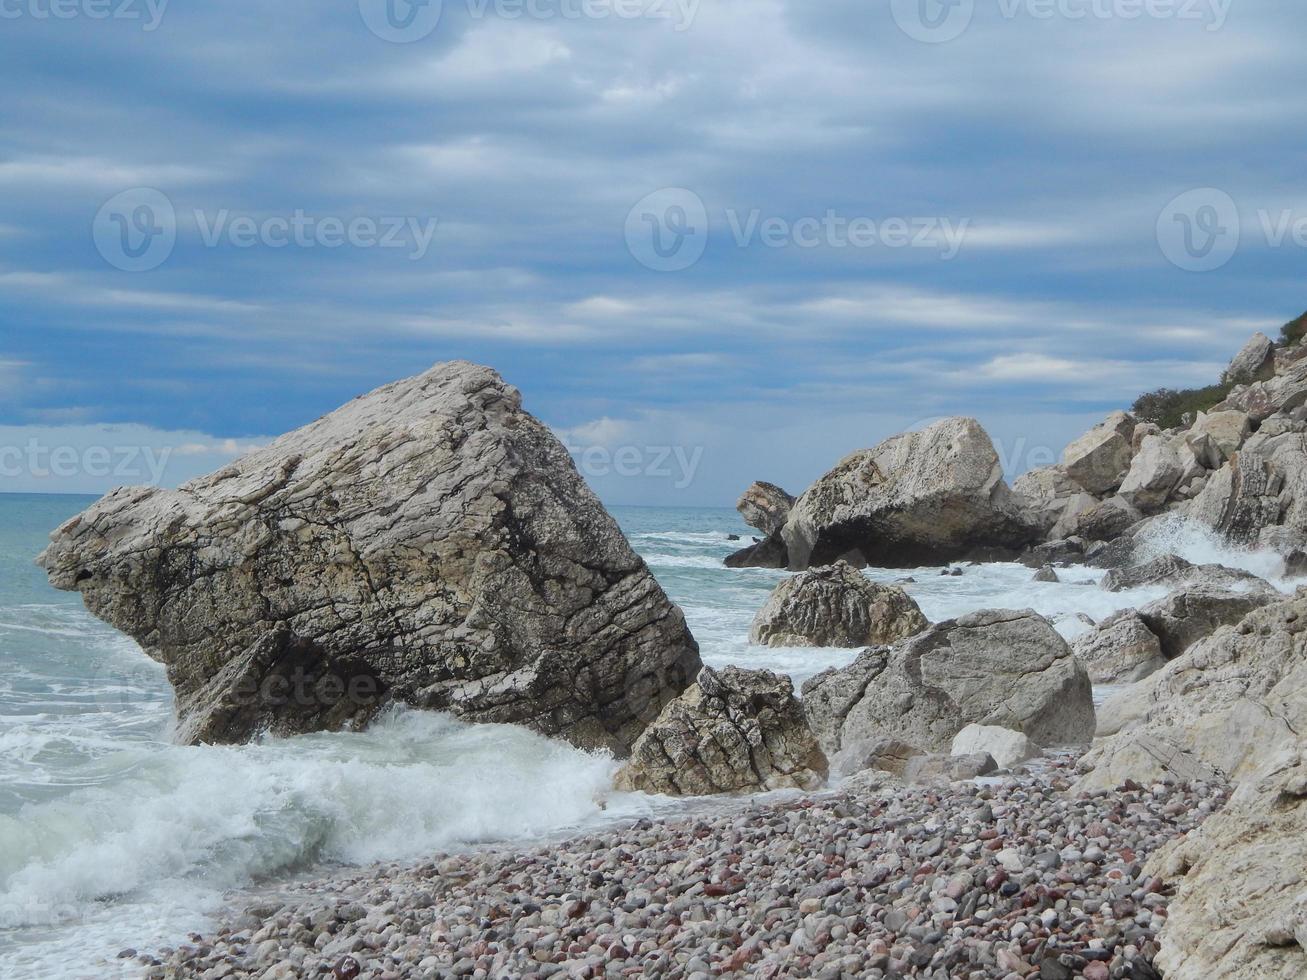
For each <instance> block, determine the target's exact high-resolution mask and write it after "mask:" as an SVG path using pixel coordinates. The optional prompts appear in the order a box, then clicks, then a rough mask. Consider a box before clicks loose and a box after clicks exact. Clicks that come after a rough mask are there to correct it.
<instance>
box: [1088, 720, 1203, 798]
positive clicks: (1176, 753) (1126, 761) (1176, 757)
mask: <svg viewBox="0 0 1307 980" xmlns="http://www.w3.org/2000/svg"><path fill="white" fill-rule="evenodd" d="M1080 765H1081V767H1082V769H1081V771H1082V772H1084V773H1085V775H1084V776H1082V777H1081V778H1080V779H1079V780H1077V782H1076V784H1075V789H1076V791H1077V792H1081V793H1095V792H1100V791H1101V792H1110V791H1112V790H1115V789H1119V788H1120V787H1121V786H1122V785H1124V784H1125V783H1126V782H1127V781H1134V782H1136V783H1139V784H1140V785H1150V786H1151V785H1152V784H1154V783H1177V784H1188V783H1194V782H1218V783H1219V782H1224V781H1225V777H1224V775H1223V774H1222V773H1220V772H1219V771H1218V770H1216V769H1214V768H1213V767H1212V766H1210V765H1208V764H1207V763H1206V762H1204V761H1203V760H1202V759H1201V758H1200V757H1199V756H1197V755H1195V754H1194V753H1193V752H1190V751H1188V750H1186V749H1185V748H1183V747H1182V746H1181V745H1178V744H1177V743H1176V742H1175V741H1174V740H1173V739H1169V738H1164V737H1160V736H1158V735H1152V734H1149V733H1148V732H1140V731H1130V732H1122V733H1120V734H1118V735H1114V736H1112V737H1111V738H1109V739H1107V740H1106V741H1104V742H1102V743H1100V744H1097V745H1095V747H1094V749H1093V751H1092V752H1090V753H1089V754H1088V755H1085V756H1084V757H1083V758H1082V759H1081V762H1080Z"/></svg>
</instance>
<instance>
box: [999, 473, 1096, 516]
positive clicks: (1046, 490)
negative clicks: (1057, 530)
mask: <svg viewBox="0 0 1307 980" xmlns="http://www.w3.org/2000/svg"><path fill="white" fill-rule="evenodd" d="M1081 492H1082V490H1081V487H1080V484H1078V483H1076V482H1075V481H1074V480H1072V479H1071V478H1070V477H1069V476H1067V475H1066V471H1065V470H1063V469H1062V467H1060V466H1041V467H1039V468H1038V469H1033V470H1028V471H1027V472H1025V473H1023V474H1022V475H1021V476H1019V477H1017V478H1016V479H1015V480H1014V481H1013V482H1012V493H1013V495H1014V496H1015V497H1016V499H1017V501H1018V502H1019V503H1020V504H1021V506H1023V507H1024V508H1025V509H1026V511H1027V512H1028V513H1029V514H1030V515H1031V518H1032V520H1033V521H1034V522H1035V523H1036V524H1037V525H1038V526H1039V527H1040V528H1041V529H1042V530H1043V531H1045V532H1048V531H1051V530H1052V529H1053V526H1054V525H1055V524H1056V523H1057V522H1058V519H1059V518H1060V517H1061V516H1062V512H1063V511H1064V510H1066V507H1067V504H1068V503H1069V502H1070V501H1071V499H1072V498H1073V497H1075V496H1076V494H1078V493H1081Z"/></svg>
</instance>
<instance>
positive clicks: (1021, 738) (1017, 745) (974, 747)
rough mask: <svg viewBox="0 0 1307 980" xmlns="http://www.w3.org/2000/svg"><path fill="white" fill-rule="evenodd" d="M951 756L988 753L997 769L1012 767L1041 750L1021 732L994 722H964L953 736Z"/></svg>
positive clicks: (1038, 753)
mask: <svg viewBox="0 0 1307 980" xmlns="http://www.w3.org/2000/svg"><path fill="white" fill-rule="evenodd" d="M951 752H952V754H953V755H955V756H974V755H988V756H990V757H991V758H993V760H994V762H995V764H996V765H997V766H998V768H1000V769H1014V768H1016V767H1017V766H1019V765H1021V763H1023V762H1025V761H1026V760H1028V759H1034V758H1036V757H1037V756H1039V755H1041V754H1042V753H1041V752H1040V751H1039V746H1037V745H1035V744H1034V743H1033V742H1031V741H1030V739H1029V738H1027V737H1026V736H1025V735H1023V734H1022V733H1021V732H1014V731H1012V729H1010V728H1000V727H998V726H996V725H968V726H967V727H966V728H964V729H962V731H960V732H958V733H957V735H956V736H955V737H954V739H953V746H952V748H951Z"/></svg>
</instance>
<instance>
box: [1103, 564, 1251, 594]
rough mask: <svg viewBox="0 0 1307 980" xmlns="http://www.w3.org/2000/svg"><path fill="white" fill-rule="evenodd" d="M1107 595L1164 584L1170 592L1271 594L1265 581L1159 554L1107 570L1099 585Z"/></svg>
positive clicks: (1244, 573) (1214, 566) (1247, 573)
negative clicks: (1197, 589) (1194, 588)
mask: <svg viewBox="0 0 1307 980" xmlns="http://www.w3.org/2000/svg"><path fill="white" fill-rule="evenodd" d="M1100 585H1101V586H1102V588H1104V589H1106V590H1107V591H1108V592H1125V591H1127V590H1128V589H1140V588H1145V587H1147V586H1151V585H1165V586H1167V587H1168V588H1171V589H1177V588H1180V587H1182V586H1204V587H1210V588H1217V589H1232V590H1238V589H1244V590H1247V591H1252V592H1261V593H1265V594H1268V595H1273V594H1274V591H1275V590H1274V589H1273V588H1272V586H1271V585H1270V583H1269V582H1267V581H1265V580H1264V579H1261V578H1258V577H1257V576H1256V575H1254V574H1253V573H1252V572H1245V571H1244V570H1243V569H1241V568H1226V567H1225V566H1224V565H1195V564H1193V563H1192V562H1190V561H1186V560H1185V559H1183V558H1181V557H1180V556H1179V555H1163V556H1161V557H1160V558H1154V559H1153V560H1152V561H1150V562H1146V563H1144V564H1143V565H1132V566H1130V567H1129V568H1114V569H1111V570H1110V571H1109V572H1108V573H1107V574H1106V575H1104V576H1103V580H1102V582H1101V583H1100Z"/></svg>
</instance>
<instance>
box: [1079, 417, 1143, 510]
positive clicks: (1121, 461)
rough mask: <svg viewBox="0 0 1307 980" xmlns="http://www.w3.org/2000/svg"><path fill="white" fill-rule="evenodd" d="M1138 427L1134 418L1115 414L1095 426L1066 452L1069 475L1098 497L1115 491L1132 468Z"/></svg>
mask: <svg viewBox="0 0 1307 980" xmlns="http://www.w3.org/2000/svg"><path fill="white" fill-rule="evenodd" d="M1135 424H1136V423H1135V419H1134V417H1133V416H1130V415H1127V414H1126V413H1125V412H1113V413H1112V414H1111V415H1109V416H1108V417H1107V418H1106V419H1104V420H1103V421H1102V422H1100V423H1099V424H1098V425H1096V426H1094V428H1092V429H1090V430H1089V431H1088V432H1086V433H1085V434H1084V435H1083V436H1081V437H1080V438H1079V439H1077V440H1076V441H1075V442H1073V443H1071V445H1069V446H1067V447H1066V449H1065V450H1063V452H1062V469H1063V470H1064V471H1065V472H1066V475H1067V476H1069V477H1070V478H1071V479H1072V480H1074V481H1075V482H1076V483H1077V484H1079V485H1080V486H1081V487H1082V488H1084V489H1085V490H1086V491H1088V492H1089V493H1092V494H1094V495H1095V496H1103V495H1104V494H1108V493H1111V492H1112V491H1114V490H1115V489H1116V488H1117V487H1119V486H1120V485H1121V481H1122V479H1124V477H1125V474H1126V471H1127V470H1128V469H1129V468H1130V458H1131V454H1132V451H1133V450H1132V443H1131V437H1132V436H1133V435H1134V430H1135Z"/></svg>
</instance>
